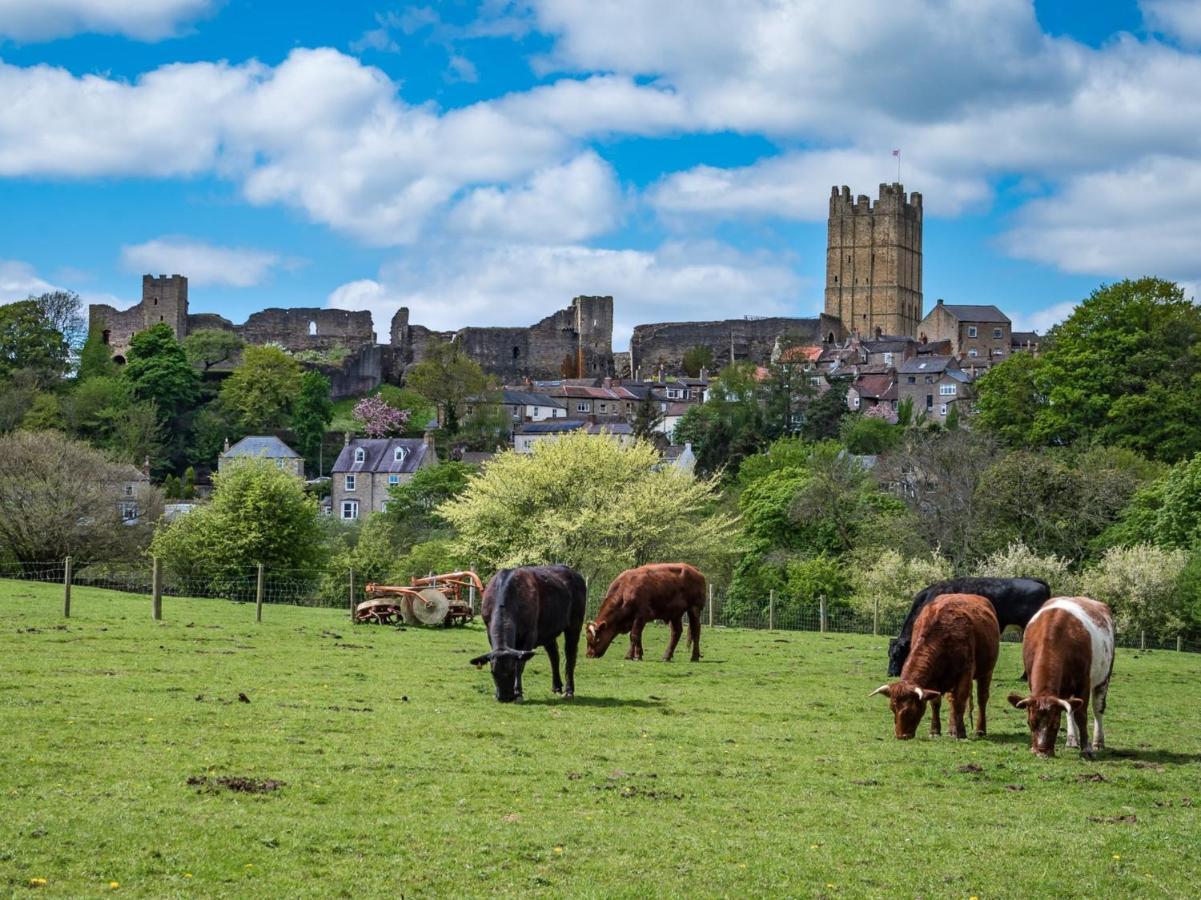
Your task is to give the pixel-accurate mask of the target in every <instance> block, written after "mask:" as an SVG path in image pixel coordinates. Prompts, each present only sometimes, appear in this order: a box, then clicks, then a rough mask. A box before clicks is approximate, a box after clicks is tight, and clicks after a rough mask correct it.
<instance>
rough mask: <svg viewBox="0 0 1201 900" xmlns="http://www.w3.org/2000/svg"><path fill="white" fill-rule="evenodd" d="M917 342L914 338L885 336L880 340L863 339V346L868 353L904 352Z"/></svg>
mask: <svg viewBox="0 0 1201 900" xmlns="http://www.w3.org/2000/svg"><path fill="white" fill-rule="evenodd" d="M916 343H917V341H915V340H914V339H913V338H907V337H891V336H884V337H881V338H880V339H879V340H874V341H863V342H862V346H863V349H864V350H866V351H867V352H868V353H904V352H905V351H906V350H907V349H909V347H910V346H912V345H913V344H916Z"/></svg>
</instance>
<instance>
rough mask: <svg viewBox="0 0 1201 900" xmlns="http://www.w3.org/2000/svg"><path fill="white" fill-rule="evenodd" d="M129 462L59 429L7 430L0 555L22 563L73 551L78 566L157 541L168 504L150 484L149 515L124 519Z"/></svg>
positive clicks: (145, 503) (140, 497)
mask: <svg viewBox="0 0 1201 900" xmlns="http://www.w3.org/2000/svg"><path fill="white" fill-rule="evenodd" d="M129 481H130V472H129V470H128V468H126V467H122V466H120V465H117V464H115V463H112V462H110V461H109V460H108V459H106V458H105V457H104V455H103V454H102V453H100V452H99V451H98V450H95V449H93V448H92V447H89V446H88V445H87V444H83V443H80V442H79V441H75V440H72V439H71V438H68V437H67V436H66V435H63V434H59V433H57V432H53V431H43V432H33V431H17V432H13V433H12V434H8V435H4V436H0V556H6V557H9V558H13V559H16V560H19V561H20V562H31V561H44V560H60V559H62V558H63V557H65V556H70V557H72V558H73V559H74V560H75V561H76V563H77V565H83V564H86V563H89V562H92V561H97V560H100V561H111V560H122V559H129V558H131V556H133V555H135V554H137V553H139V552H140V551H141V550H142V549H143V548H144V547H145V546H146V544H147V542H148V541H149V540H150V529H151V527H152V526H153V523H154V522H155V521H156V520H157V519H158V516H159V513H160V512H161V510H162V503H161V497H160V496H159V495H158V492H157V491H155V490H154V489H152V488H150V487H149V486H146V487H145V488H140V489H138V491H137V493H136V495H135V497H134V499H135V500H136V501H137V502H138V504H139V507H140V511H141V516H140V518H139V520H138V521H137V522H135V523H132V524H130V523H126V522H124V521H123V520H122V518H121V512H120V504H121V503H122V502H123V501H125V500H126V495H125V491H124V486H125V485H126V484H127V483H128V482H129Z"/></svg>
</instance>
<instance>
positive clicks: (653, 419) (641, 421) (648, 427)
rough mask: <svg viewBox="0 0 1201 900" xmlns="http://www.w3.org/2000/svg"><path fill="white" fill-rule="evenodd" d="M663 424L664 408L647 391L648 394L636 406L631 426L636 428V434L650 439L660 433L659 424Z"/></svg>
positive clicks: (647, 439) (644, 438)
mask: <svg viewBox="0 0 1201 900" xmlns="http://www.w3.org/2000/svg"><path fill="white" fill-rule="evenodd" d="M662 424H663V409H662V408H661V407H660V406H659V403H658V401H656V400H655V398H654V397H652V396H651V395H650V392H649V391H647V393H646V396H645V397H643V398H642V399H640V400H639V401H638V405H637V406H636V407H635V408H634V420H633V421H632V422H631V423H630V427H632V428H633V429H634V436H635V437H638V438H642V439H643V440H644V441H649V440H651V439H652V438H653V437H655V436H656V435H658V434H660V431H659V426H661V425H662Z"/></svg>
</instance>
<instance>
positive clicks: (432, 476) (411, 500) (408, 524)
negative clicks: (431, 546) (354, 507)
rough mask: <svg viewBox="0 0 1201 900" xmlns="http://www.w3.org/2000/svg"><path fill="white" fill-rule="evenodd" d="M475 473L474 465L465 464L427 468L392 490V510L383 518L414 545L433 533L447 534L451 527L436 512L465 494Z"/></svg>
mask: <svg viewBox="0 0 1201 900" xmlns="http://www.w3.org/2000/svg"><path fill="white" fill-rule="evenodd" d="M474 474H475V468H474V467H473V466H469V465H465V464H464V463H461V462H453V461H452V462H441V463H438V464H437V465H436V466H423V467H422V468H420V469H418V470H417V471H416V472H414V473H413V477H412V478H411V479H410V480H409V481H406V482H405V483H404V484H398V485H394V486H392V487H390V488H388V508H387V509H386V510H385V511H384V512H382V513H380V515H381V516H383V517H384V519H385V520H386V521H388V522H391V523H392V525H393V526H394V527H395V528H396V529H397V530H398V531H402V532H404V533H407V534H408V535H409V536H410V537H411V540H410V543H414V542H416V541H417V540H419V539H422V537H424V536H428V535H430V534H432V533H445V532H447V531H448V530H449V526H448V525H447V523H446V520H444V519H443V518H441V517H440V516H439V515H438V514H437V512H436V510H437V509H438V507H440V506H441V505H442V504H443V503H445V502H447V501H448V500H453V499H454V498H455V497H458V496H459V495H460V494H462V493H463V491H465V490H466V489H467V485H468V483H469V482H470V480H471V476H472V475H474Z"/></svg>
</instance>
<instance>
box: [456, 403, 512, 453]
mask: <svg viewBox="0 0 1201 900" xmlns="http://www.w3.org/2000/svg"><path fill="white" fill-rule="evenodd" d="M501 400H502V396H501V393H500V392H499V391H487V392H486V393H484V394H483V395H481V397H480V401H479V402H478V403H476V404H475V406H474V408H473V409H472V411H471V414H470V415H469V416H467V418H466V419H464V420H463V423H462V427H461V428H460V429H459V432H458V440H457V442H456V443H458V444H460V445H461V446H463V447H466V448H467V449H469V450H495V449H496V448H497V447H501V446H504V445H506V444H509V443H511V441H512V436H513V416H512V415H511V414H510V412H509V408H508V407H507V406H505V405H504V404H503V403H502V402H501Z"/></svg>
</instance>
